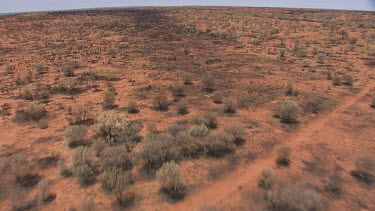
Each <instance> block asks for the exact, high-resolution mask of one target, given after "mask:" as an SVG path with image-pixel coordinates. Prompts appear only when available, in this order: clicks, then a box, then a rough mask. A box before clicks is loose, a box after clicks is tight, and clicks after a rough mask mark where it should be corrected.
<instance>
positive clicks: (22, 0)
mask: <svg viewBox="0 0 375 211" xmlns="http://www.w3.org/2000/svg"><path fill="white" fill-rule="evenodd" d="M186 5H194V6H248V7H296V8H325V9H345V10H367V11H375V0H247V1H245V0H180V1H172V0H125V1H124V0H0V13H11V12H30V11H49V10H66V9H81V8H98V7H129V6H186Z"/></svg>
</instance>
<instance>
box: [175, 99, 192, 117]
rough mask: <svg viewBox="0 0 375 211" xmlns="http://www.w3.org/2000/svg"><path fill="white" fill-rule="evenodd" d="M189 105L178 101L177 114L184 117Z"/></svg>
mask: <svg viewBox="0 0 375 211" xmlns="http://www.w3.org/2000/svg"><path fill="white" fill-rule="evenodd" d="M188 106H189V103H188V101H187V100H184V99H183V100H180V101H178V103H177V113H178V114H181V115H185V114H188V113H189V109H188Z"/></svg>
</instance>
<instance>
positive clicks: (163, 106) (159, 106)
mask: <svg viewBox="0 0 375 211" xmlns="http://www.w3.org/2000/svg"><path fill="white" fill-rule="evenodd" d="M153 104H154V108H155V109H156V110H159V111H165V110H168V99H167V97H166V96H165V94H164V93H163V92H159V93H156V95H155V97H154V98H153Z"/></svg>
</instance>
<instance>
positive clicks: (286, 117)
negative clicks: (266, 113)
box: [276, 100, 298, 123]
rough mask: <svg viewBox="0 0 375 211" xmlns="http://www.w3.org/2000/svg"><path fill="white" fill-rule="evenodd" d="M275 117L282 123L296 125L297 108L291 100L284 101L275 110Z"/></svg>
mask: <svg viewBox="0 0 375 211" xmlns="http://www.w3.org/2000/svg"><path fill="white" fill-rule="evenodd" d="M276 116H277V117H280V118H281V121H282V122H284V123H296V122H297V121H298V106H297V104H296V103H295V102H294V101H292V100H285V101H284V102H283V103H281V105H279V107H278V108H277V109H276Z"/></svg>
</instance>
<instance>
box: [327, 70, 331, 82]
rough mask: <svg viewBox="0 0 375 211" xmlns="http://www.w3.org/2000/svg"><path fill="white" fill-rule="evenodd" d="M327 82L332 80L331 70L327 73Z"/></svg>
mask: <svg viewBox="0 0 375 211" xmlns="http://www.w3.org/2000/svg"><path fill="white" fill-rule="evenodd" d="M327 80H332V72H331V71H330V70H328V71H327Z"/></svg>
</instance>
